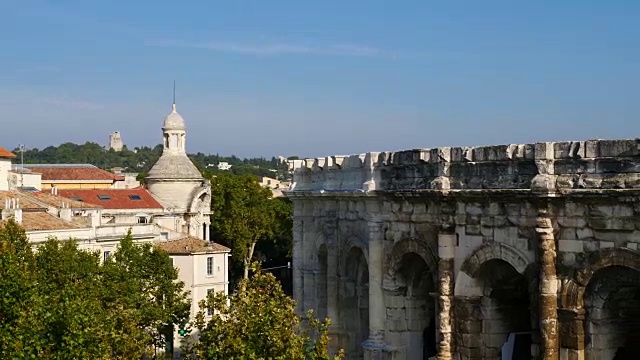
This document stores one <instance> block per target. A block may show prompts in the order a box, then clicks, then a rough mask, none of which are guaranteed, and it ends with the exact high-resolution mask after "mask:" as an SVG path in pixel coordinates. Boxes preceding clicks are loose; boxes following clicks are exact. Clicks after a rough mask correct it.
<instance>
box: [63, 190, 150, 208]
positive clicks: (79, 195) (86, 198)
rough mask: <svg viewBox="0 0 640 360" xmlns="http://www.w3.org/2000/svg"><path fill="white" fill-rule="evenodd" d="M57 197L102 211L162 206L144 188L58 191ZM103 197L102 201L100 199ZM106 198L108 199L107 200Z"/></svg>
mask: <svg viewBox="0 0 640 360" xmlns="http://www.w3.org/2000/svg"><path fill="white" fill-rule="evenodd" d="M58 195H60V196H64V197H66V198H69V199H71V200H79V201H82V202H85V203H88V204H93V205H98V206H101V207H103V208H104V209H162V208H163V207H162V205H160V203H159V202H158V200H156V199H155V198H154V197H153V196H152V195H151V194H150V193H149V192H148V191H147V189H145V188H142V187H137V188H133V189H79V190H71V189H69V190H67V189H60V190H58ZM100 197H103V198H104V200H102V199H100ZM107 198H108V199H107Z"/></svg>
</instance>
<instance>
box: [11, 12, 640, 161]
mask: <svg viewBox="0 0 640 360" xmlns="http://www.w3.org/2000/svg"><path fill="white" fill-rule="evenodd" d="M125 4H126V6H125ZM5 8H6V9H5V13H6V18H7V21H6V22H4V23H3V24H2V25H0V29H2V30H3V32H4V33H10V34H12V36H11V38H6V39H3V40H2V46H3V49H4V50H5V51H6V52H7V53H10V54H12V56H10V57H3V58H2V59H0V65H2V66H3V69H5V71H4V73H3V75H2V77H1V78H0V106H1V107H2V109H3V115H2V119H3V122H4V123H6V124H7V125H6V126H5V128H4V129H3V132H2V134H0V143H2V144H3V145H4V146H6V147H9V148H13V147H14V146H17V145H18V143H24V144H26V145H27V146H28V147H38V148H42V147H45V146H47V145H54V144H60V143H63V142H66V141H69V142H74V143H82V142H84V141H93V142H98V143H101V144H104V143H106V139H107V136H108V134H109V133H111V132H113V131H116V130H117V131H121V132H122V134H123V140H124V142H125V143H126V144H136V145H140V146H144V145H149V146H153V145H155V144H157V143H158V142H159V141H160V139H161V138H160V136H161V133H160V131H159V130H158V125H159V124H161V121H162V119H163V117H164V116H165V115H166V113H167V112H168V111H169V110H170V108H171V102H172V87H173V81H174V80H175V81H176V82H177V104H178V109H179V111H180V113H181V114H182V115H183V116H184V118H185V121H186V124H187V127H188V128H189V129H190V136H189V138H188V139H187V149H188V151H189V152H203V153H207V152H213V151H215V152H218V153H221V154H235V155H237V156H239V157H255V156H278V155H283V156H288V155H298V156H301V157H322V156H330V155H338V154H340V155H348V154H357V153H365V152H369V151H390V150H400V149H412V148H434V147H441V146H477V145H488V144H509V143H530V142H542V141H563V140H564V141H570V140H580V139H596V138H606V139H614V138H628V137H633V136H632V135H634V134H637V133H638V132H639V131H640V122H638V121H635V120H636V119H637V114H638V113H639V112H640V105H639V104H638V103H637V101H634V100H635V99H634V96H633V95H632V94H634V93H635V91H634V89H635V87H636V84H637V83H638V80H639V79H638V76H640V75H638V74H640V72H638V71H637V70H638V66H637V64H638V63H637V59H638V57H639V56H640V46H639V45H640V44H639V43H638V42H639V41H640V40H638V39H640V36H639V35H640V30H639V29H638V26H637V25H636V24H637V19H638V14H640V5H638V4H635V3H629V2H623V1H616V2H607V3H606V4H604V3H598V2H594V1H588V2H580V3H579V4H577V3H576V4H571V3H569V2H567V3H562V4H540V3H539V4H518V5H517V6H516V5H513V4H509V3H505V2H501V1H489V2H483V3H482V4H476V3H473V2H459V3H447V4H423V3H422V2H418V1H410V2H407V3H404V4H396V5H393V6H390V5H388V4H385V3H384V2H366V4H365V3H364V2H355V3H351V4H348V5H346V4H340V3H338V2H324V3H322V4H313V5H311V4H297V3H294V2H282V3H279V4H277V5H276V4H259V3H256V4H248V3H236V2H219V3H218V2H217V3H216V4H210V3H209V2H203V1H199V2H192V3H190V4H189V5H188V6H187V5H184V6H176V4H175V3H174V2H168V1H158V2H153V3H151V2H145V1H142V2H137V3H136V4H129V3H124V2H121V3H120V4H113V3H96V4H94V3H92V4H90V5H89V4H84V3H78V2H73V1H62V2H57V3H56V4H55V5H54V4H50V3H46V2H43V1H37V0H30V1H22V2H17V3H10V4H6V6H5ZM123 8H126V9H127V11H122V9H123ZM43 54H46V56H43ZM25 129H31V131H30V132H28V133H26V132H25ZM461 130H463V131H461ZM465 130H466V131H465ZM629 134H631V135H629Z"/></svg>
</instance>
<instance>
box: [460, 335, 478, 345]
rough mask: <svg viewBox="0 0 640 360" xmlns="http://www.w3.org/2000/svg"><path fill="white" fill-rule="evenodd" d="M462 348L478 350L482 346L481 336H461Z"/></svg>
mask: <svg viewBox="0 0 640 360" xmlns="http://www.w3.org/2000/svg"><path fill="white" fill-rule="evenodd" d="M461 345H462V346H464V347H469V348H478V347H481V346H482V335H481V334H462V344H461Z"/></svg>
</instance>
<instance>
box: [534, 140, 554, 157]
mask: <svg viewBox="0 0 640 360" xmlns="http://www.w3.org/2000/svg"><path fill="white" fill-rule="evenodd" d="M553 148H554V143H552V142H540V143H535V159H536V160H553V158H554V149H553Z"/></svg>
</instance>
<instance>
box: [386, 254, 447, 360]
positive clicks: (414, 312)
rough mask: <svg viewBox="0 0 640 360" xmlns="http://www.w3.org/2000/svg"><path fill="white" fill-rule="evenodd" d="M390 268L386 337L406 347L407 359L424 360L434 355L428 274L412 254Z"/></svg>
mask: <svg viewBox="0 0 640 360" xmlns="http://www.w3.org/2000/svg"><path fill="white" fill-rule="evenodd" d="M393 266H394V267H393V269H394V270H393V271H392V273H391V285H390V286H389V285H388V292H387V296H388V297H389V298H388V300H387V301H385V303H386V304H387V314H389V315H388V329H387V330H388V331H389V332H390V334H389V336H390V337H394V338H396V339H397V341H398V342H400V343H402V344H406V348H405V350H404V351H405V353H406V358H407V359H411V360H413V359H416V360H422V359H428V358H429V357H432V356H435V355H436V354H437V346H436V322H435V319H436V311H435V298H434V297H433V296H432V293H435V292H436V287H435V284H434V281H433V276H432V273H431V271H430V269H429V267H428V265H427V263H426V262H425V261H424V259H423V258H422V257H421V256H420V255H418V254H416V253H414V252H407V253H405V254H403V255H402V256H401V257H400V258H399V259H398V260H397V261H396V263H395V264H393Z"/></svg>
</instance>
